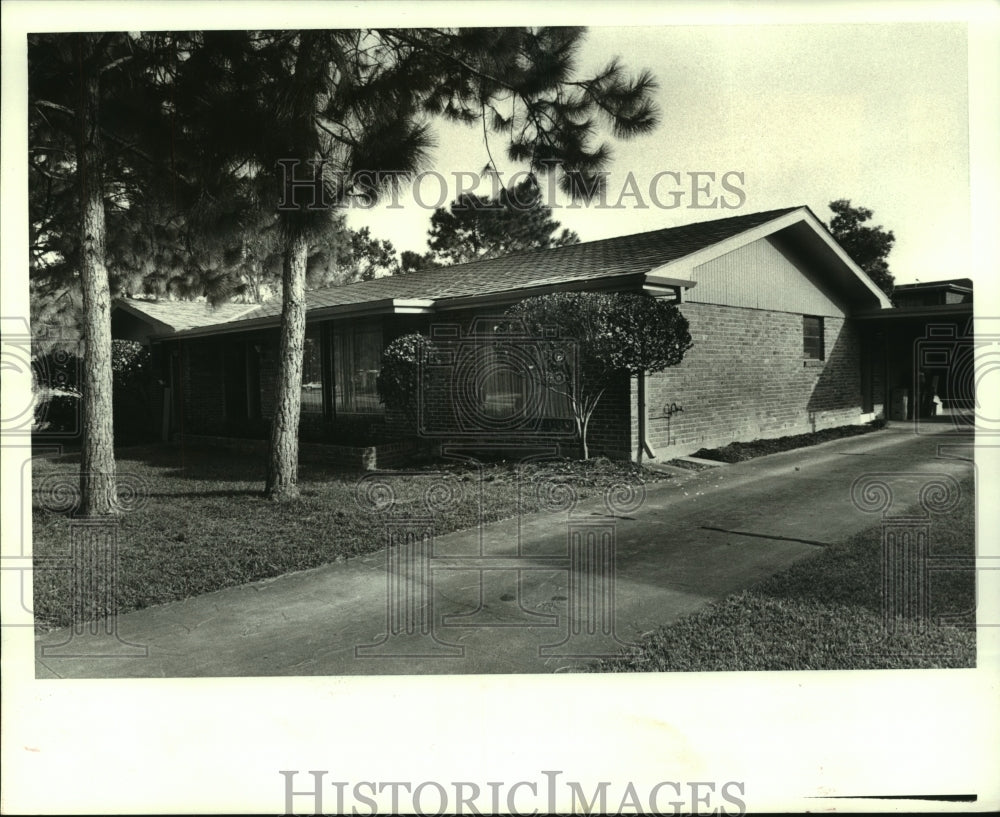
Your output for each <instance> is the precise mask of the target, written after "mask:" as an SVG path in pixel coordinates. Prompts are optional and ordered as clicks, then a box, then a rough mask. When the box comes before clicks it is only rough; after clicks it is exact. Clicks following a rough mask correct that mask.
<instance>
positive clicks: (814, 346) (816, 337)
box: [802, 315, 825, 360]
mask: <svg viewBox="0 0 1000 817" xmlns="http://www.w3.org/2000/svg"><path fill="white" fill-rule="evenodd" d="M824 355H825V350H824V348H823V319H822V318H817V317H813V316H812V315H803V316H802V356H803V357H804V358H805V359H806V360H824V359H825V357H824Z"/></svg>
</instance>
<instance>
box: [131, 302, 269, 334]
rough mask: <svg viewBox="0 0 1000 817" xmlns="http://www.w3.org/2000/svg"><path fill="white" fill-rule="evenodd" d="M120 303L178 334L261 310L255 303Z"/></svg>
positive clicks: (226, 321)
mask: <svg viewBox="0 0 1000 817" xmlns="http://www.w3.org/2000/svg"><path fill="white" fill-rule="evenodd" d="M119 303H120V304H121V305H123V306H127V307H130V308H131V309H133V310H135V311H136V312H141V313H142V314H143V315H146V316H147V317H149V318H152V319H153V320H154V321H156V322H157V323H160V324H164V325H165V326H168V327H170V329H172V330H173V331H175V332H180V331H182V330H184V329H195V328H197V327H201V326H212V325H214V324H217V323H228V322H230V321H234V320H236V319H237V318H240V317H243V316H244V315H246V314H247V313H249V312H253V311H255V310H257V309H258V308H259V307H258V306H257V305H256V304H219V305H218V306H215V307H213V306H212V305H211V304H209V303H207V302H205V301H147V300H142V299H137V298H123V299H121V300H120V301H119Z"/></svg>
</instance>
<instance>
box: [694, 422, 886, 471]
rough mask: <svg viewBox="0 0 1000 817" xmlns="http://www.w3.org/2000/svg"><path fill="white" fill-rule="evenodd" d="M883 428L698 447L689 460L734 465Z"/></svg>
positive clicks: (826, 431)
mask: <svg viewBox="0 0 1000 817" xmlns="http://www.w3.org/2000/svg"><path fill="white" fill-rule="evenodd" d="M884 427H885V423H884V422H883V421H881V420H875V421H873V422H871V423H865V424H864V425H851V426H838V427H837V428H825V429H823V430H822V431H814V432H811V433H809V434H793V435H791V436H789V437H776V438H775V439H773V440H754V441H753V442H747V443H730V444H729V445H726V446H723V447H722V448H702V449H699V450H698V451H695V452H694V454H692V455H691V456H692V457H698V458H699V459H703V460H714V461H715V462H727V463H736V462H744V461H745V460H752V459H753V458H754V457H763V456H766V455H768V454H777V453H779V452H780V451H791V450H793V449H795V448H806V447H808V446H810V445H817V444H819V443H825V442H829V441H830V440H840V439H842V438H844V437H856V436H858V435H860V434H870V433H871V432H873V431H878V430H880V429H882V428H884Z"/></svg>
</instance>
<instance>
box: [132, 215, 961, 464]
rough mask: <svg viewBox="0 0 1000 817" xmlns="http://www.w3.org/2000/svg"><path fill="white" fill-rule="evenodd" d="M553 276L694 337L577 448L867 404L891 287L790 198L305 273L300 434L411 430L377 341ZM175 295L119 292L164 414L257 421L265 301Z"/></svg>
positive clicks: (713, 440)
mask: <svg viewBox="0 0 1000 817" xmlns="http://www.w3.org/2000/svg"><path fill="white" fill-rule="evenodd" d="M569 290H577V291H579V290H587V291H624V292H645V293H648V294H650V295H653V296H655V297H663V298H668V299H670V300H672V301H674V302H676V303H677V304H678V306H679V308H680V309H681V311H682V312H683V313H684V315H685V316H686V317H687V319H688V321H689V323H690V329H691V335H692V338H693V341H694V346H693V347H692V349H691V350H690V351H689V352H688V353H687V356H686V357H685V360H684V361H683V362H682V363H681V364H680V365H679V366H676V367H674V368H671V369H668V370H667V371H666V372H663V373H660V374H656V375H652V376H649V377H648V378H647V379H646V383H645V393H646V403H647V405H646V414H647V415H648V416H647V418H646V422H645V423H642V422H640V416H639V412H640V406H639V403H638V394H639V384H638V383H637V382H636V379H632V380H629V379H628V378H625V377H623V378H620V380H619V381H618V382H615V383H610V384H608V389H607V392H606V393H605V395H604V397H603V399H602V402H601V404H600V406H599V407H598V410H597V413H596V414H595V417H594V419H593V421H592V425H591V429H590V434H589V440H590V443H591V451H592V453H594V454H605V455H607V456H612V457H620V458H625V457H630V456H635V454H636V452H637V450H638V448H639V445H640V439H639V436H640V433H641V430H642V429H643V428H644V429H645V434H644V436H645V440H643V441H642V442H645V444H646V449H647V455H655V456H656V457H657V458H660V459H664V458H670V457H673V456H677V455H679V454H683V453H689V452H691V451H694V450H696V449H698V448H700V447H703V446H713V445H720V444H725V443H728V442H731V441H733V440H749V439H754V438H758V437H774V436H780V435H785V434H793V433H798V432H803V431H811V430H815V429H819V428H826V427H831V426H837V425H844V424H850V423H861V422H865V421H868V420H872V419H874V418H876V417H879V416H882V414H883V413H884V408H885V404H886V399H887V383H888V378H889V376H890V375H889V372H888V368H887V367H888V358H887V347H886V334H885V331H884V330H883V327H882V325H881V324H879V323H877V322H873V321H871V320H869V318H870V316H872V315H880V314H885V313H886V312H887V311H890V310H892V305H891V303H890V302H889V300H888V298H887V297H886V296H885V295H884V294H883V293H882V291H881V290H880V289H879V288H878V287H877V286H876V285H875V284H874V283H873V282H872V281H871V280H870V279H869V278H868V277H867V276H866V275H865V274H864V273H863V272H862V271H861V270H860V269H859V268H858V267H857V265H856V264H854V262H853V261H851V259H850V258H849V257H848V256H847V254H846V253H845V252H844V250H843V249H842V248H841V247H840V246H839V245H838V244H837V243H836V241H835V240H834V239H833V238H832V236H831V235H830V233H829V232H828V231H827V229H826V228H825V227H824V225H823V224H822V223H821V222H820V221H819V219H817V218H816V216H815V215H814V214H813V213H812V211H811V210H809V208H807V207H797V208H787V209H782V210H774V211H770V212H765V213H755V214H751V215H741V216H734V217H731V218H723V219H718V220H714V221H707V222H702V223H698V224H690V225H684V226H681V227H674V228H670V229H663V230H655V231H652V232H646V233H639V234H636V235H630V236H623V237H619V238H610V239H604V240H601V241H592V242H586V243H581V244H576V245H571V246H567V247H559V248H556V249H550V250H537V251H528V252H521V253H516V254H513V255H509V256H505V257H502V258H496V259H491V260H486V261H477V262H472V263H468V264H462V265H458V266H453V267H447V268H442V269H434V270H427V271H422V272H417V273H412V274H409V275H397V276H392V277H388V278H380V279H376V280H374V281H366V282H361V283H355V284H348V285H345V286H339V287H331V288H327V289H321V290H314V291H311V292H309V293H308V313H307V332H306V346H305V362H304V365H305V372H304V377H303V401H302V425H301V428H302V436H303V439H304V440H306V441H308V440H317V441H322V440H327V441H347V440H352V439H353V440H360V439H362V438H364V437H375V436H379V435H380V434H381V435H382V436H389V437H392V436H396V437H398V436H401V435H405V434H410V435H412V434H414V431H413V430H412V428H410V429H407V428H405V427H404V426H403V425H402V424H401V421H400V418H398V417H389V418H386V416H385V412H384V407H383V406H382V405H381V404H380V402H379V400H378V394H377V391H376V387H375V378H376V375H377V373H378V370H379V367H380V359H381V353H382V350H383V349H384V348H385V346H386V345H387V344H388V343H390V342H391V341H392V340H393V339H394V338H395V337H398V336H399V335H402V334H405V333H409V332H414V331H421V332H424V333H430V332H432V331H433V330H434V327H439V329H440V327H441V325H448V326H450V327H457V328H456V329H454V331H458V332H468V331H469V327H471V326H473V325H478V326H482V325H483V324H482V322H481V321H479V323H478V324H477V323H476V321H477V319H479V318H483V317H495V316H499V315H501V314H502V313H503V311H504V309H506V308H507V307H508V306H510V305H511V304H513V303H515V302H517V301H519V300H522V299H523V298H526V297H529V296H532V295H538V294H543V293H547V292H556V291H569ZM178 306H181V305H180V304H174V303H161V304H159V305H158V307H162V308H163V309H162V311H160V312H158V313H157V312H156V311H155V310H156V309H157V308H158V307H157V306H153V305H151V304H149V303H145V302H136V301H130V302H127V304H125V305H123V306H121V307H119V308H120V309H121V310H122V311H124V312H125V313H126V314H127V315H128V316H129V317H130V318H132V319H135V320H140V321H141V320H143V319H144V318H143V316H145V318H148V321H147V323H148V325H150V326H152V327H153V328H152V330H151V331H150V333H149V338H150V340H151V342H152V344H153V345H154V348H155V347H159V351H160V352H161V353H162V355H161V359H162V360H163V361H164V372H165V375H166V378H167V379H168V380H169V383H170V386H171V391H172V394H173V397H172V405H173V414H172V417H171V418H170V422H169V425H170V428H171V429H172V431H173V432H179V433H181V434H183V435H184V436H185V437H186V438H190V437H191V436H192V435H211V436H215V437H220V436H221V437H233V436H236V437H255V436H256V437H263V436H264V434H265V429H266V425H267V421H268V418H269V417H270V416H271V415H272V413H273V406H274V391H275V389H274V384H275V378H276V375H277V362H278V326H279V322H280V302H278V303H276V302H272V303H268V304H265V305H263V306H259V307H256V308H253V309H251V310H250V311H247V312H245V313H243V314H239V315H228V314H227V315H225V317H223V318H222V319H221V320H216V321H215V322H213V323H211V324H208V325H193V326H186V327H185V326H180V325H178V323H176V321H177V320H178V319H177V318H172V317H170V316H169V314H168V313H169V311H170V310H172V309H175V308H176V307H178ZM241 308H244V309H245V307H241ZM970 309H971V307H970ZM136 313H141V314H138V315H137V314H136ZM220 314H221V313H220ZM122 320H124V319H122ZM153 321H156V322H158V323H159V324H162V325H163V326H165V327H169V329H160V328H158V326H157V325H154V324H153ZM136 325H137V324H133V326H136ZM477 388H479V389H480V391H481V392H482V393H481V394H480V397H481V399H482V400H483V405H484V406H485V410H486V411H487V412H489V411H494V412H495V414H496V416H497V417H500V416H501V415H502V414H503V412H504V411H505V408H504V407H505V406H507V407H509V405H510V403H511V401H512V400H514V401H515V402H516V400H517V395H516V394H513V395H512V391H514V392H516V390H517V388H518V386H517V383H516V378H515V379H512V378H511V377H510V376H497V377H493V378H492V379H491V378H490V377H487V378H485V379H484V380H483V381H482V382H481V383H479V385H478V387H477ZM442 410H444V411H447V410H449V409H448V408H447V407H442ZM543 411H544V412H545V413H547V414H548V415H549V416H548V417H546V418H542V419H543V420H544V422H543V423H541V424H540V425H539V426H538V427H537V428H536V429H535V433H534V436H533V437H532V439H533V440H536V441H537V442H538V443H539V444H541V443H543V442H546V441H548V440H549V439H550V438H551V441H552V442H553V443H554V444H555V443H558V442H560V441H562V443H563V444H565V442H566V437H565V435H561V433H560V432H561V429H563V428H564V427H565V425H566V423H565V420H566V418H565V406H560V405H559V404H558V401H547V402H546V407H545V409H544V410H543ZM487 425H488V424H487ZM498 428H499V426H498ZM549 432H551V433H549ZM491 436H496V435H491V434H490V433H489V432H488V431H486V430H485V428H484V431H483V433H482V434H481V435H478V436H476V435H472V438H468V439H466V443H467V444H480V445H483V446H489V444H490V442H491ZM497 439H498V438H497ZM493 441H494V442H496V439H494V440H493ZM568 450H569V451H572V450H574V449H572V448H570V449H568Z"/></svg>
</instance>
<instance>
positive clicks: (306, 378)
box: [302, 326, 323, 414]
mask: <svg viewBox="0 0 1000 817" xmlns="http://www.w3.org/2000/svg"><path fill="white" fill-rule="evenodd" d="M322 337H323V336H322V334H321V333H320V330H319V327H318V326H316V327H310V328H309V329H307V330H306V339H305V345H304V346H303V349H302V412H303V413H304V414H322V413H323V342H322Z"/></svg>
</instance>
